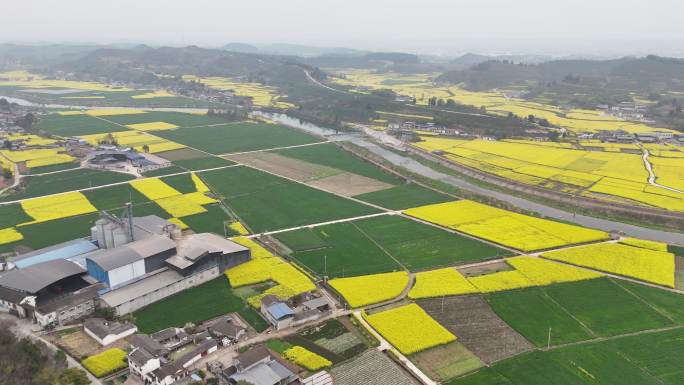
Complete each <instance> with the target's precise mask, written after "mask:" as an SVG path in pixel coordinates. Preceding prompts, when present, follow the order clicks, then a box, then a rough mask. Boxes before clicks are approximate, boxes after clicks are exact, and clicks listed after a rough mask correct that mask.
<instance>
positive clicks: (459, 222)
mask: <svg viewBox="0 0 684 385" xmlns="http://www.w3.org/2000/svg"><path fill="white" fill-rule="evenodd" d="M404 213H405V214H406V215H409V216H412V217H415V218H419V219H422V220H425V221H428V222H432V223H435V224H438V225H441V226H444V227H447V228H451V229H454V230H458V231H461V232H464V233H466V234H470V235H473V236H475V237H478V238H482V239H485V240H488V241H492V242H495V243H498V244H500V245H504V246H508V247H512V248H515V249H518V250H521V251H526V252H529V251H535V250H543V249H550V248H555V247H560V246H567V245H572V244H578V243H586V242H592V241H599V240H604V239H608V234H607V233H605V232H603V231H598V230H592V229H586V228H582V227H579V226H574V225H567V224H564V223H559V222H554V221H550V220H546V219H540V218H535V217H531V216H528V215H523V214H518V213H513V212H510V211H507V210H502V209H498V208H495V207H491V206H487V205H484V204H481V203H477V202H473V201H468V200H461V201H456V202H448V203H439V204H434V205H428V206H422V207H417V208H412V209H408V210H405V211H404Z"/></svg>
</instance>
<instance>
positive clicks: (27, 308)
mask: <svg viewBox="0 0 684 385" xmlns="http://www.w3.org/2000/svg"><path fill="white" fill-rule="evenodd" d="M101 288H102V285H99V284H97V283H95V282H93V280H92V279H90V277H88V276H87V275H86V271H85V270H84V269H83V268H82V267H80V266H79V265H77V264H76V263H73V262H70V261H67V260H64V259H56V260H52V261H47V262H41V263H37V264H34V265H31V266H29V267H26V268H24V269H15V270H11V271H8V272H7V273H5V274H4V275H3V276H2V277H0V308H1V309H2V310H4V311H7V312H9V313H11V314H14V315H16V316H18V317H20V318H31V319H34V320H35V321H36V322H38V323H39V324H40V325H41V326H48V325H62V324H64V323H66V322H69V321H73V320H75V319H78V318H81V317H84V316H86V315H88V314H90V313H92V312H93V311H94V310H95V300H96V298H97V291H98V290H99V289H101Z"/></svg>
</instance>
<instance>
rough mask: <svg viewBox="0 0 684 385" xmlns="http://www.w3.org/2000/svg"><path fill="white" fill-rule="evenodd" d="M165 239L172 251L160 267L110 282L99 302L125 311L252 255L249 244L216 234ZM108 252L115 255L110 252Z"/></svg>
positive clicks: (199, 281)
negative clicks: (126, 281) (128, 278)
mask: <svg viewBox="0 0 684 385" xmlns="http://www.w3.org/2000/svg"><path fill="white" fill-rule="evenodd" d="M148 239H153V238H152V237H151V238H148ZM167 240H168V241H169V242H171V243H173V245H174V249H173V250H174V253H173V255H172V256H170V257H168V258H167V259H166V260H165V261H164V265H163V266H162V268H160V269H157V270H153V271H150V270H147V273H145V274H144V276H139V277H138V278H137V279H135V280H132V281H130V280H129V281H128V283H125V284H122V285H119V286H117V287H115V286H110V290H107V291H106V292H103V293H102V294H101V295H100V301H101V305H102V306H107V307H111V308H114V310H115V312H116V314H117V315H124V314H128V313H131V312H134V311H136V310H138V309H140V308H143V307H145V306H147V305H150V304H152V303H154V302H157V301H159V300H161V299H163V298H166V297H168V296H170V295H173V294H176V293H179V292H181V291H183V290H186V289H189V288H191V287H194V286H197V285H200V284H202V283H204V282H208V281H210V280H212V279H214V278H216V277H218V276H220V275H221V274H222V273H223V271H225V270H226V269H228V268H230V267H233V266H236V265H239V264H241V263H244V262H247V261H249V260H250V258H251V255H250V250H249V248H247V247H244V246H242V245H239V244H237V243H235V242H232V241H230V240H228V239H225V238H222V237H220V236H218V235H215V234H209V233H201V234H190V235H186V236H183V237H182V238H180V239H178V240H176V241H174V240H171V239H168V238H167ZM138 242H140V241H138ZM129 245H130V244H129ZM127 246H128V245H127ZM113 250H116V249H113ZM113 250H112V251H113ZM108 256H109V258H112V257H116V256H115V255H113V254H108ZM101 263H102V264H107V263H109V262H105V261H101ZM111 263H112V264H113V265H114V266H116V265H119V263H116V261H113V262H111ZM135 263H138V264H140V262H135ZM89 271H90V269H89ZM91 274H92V273H91Z"/></svg>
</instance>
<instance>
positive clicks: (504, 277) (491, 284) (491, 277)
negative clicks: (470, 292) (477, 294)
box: [468, 270, 535, 293]
mask: <svg viewBox="0 0 684 385" xmlns="http://www.w3.org/2000/svg"><path fill="white" fill-rule="evenodd" d="M468 281H470V283H471V284H472V285H473V286H475V287H476V288H477V289H478V290H479V291H481V292H483V293H492V292H496V291H505V290H513V289H521V288H524V287H530V286H535V284H534V282H532V281H531V280H529V279H528V278H527V277H526V276H525V275H523V274H522V273H521V272H519V271H517V270H512V271H501V272H498V273H491V274H485V275H479V276H476V277H470V278H468Z"/></svg>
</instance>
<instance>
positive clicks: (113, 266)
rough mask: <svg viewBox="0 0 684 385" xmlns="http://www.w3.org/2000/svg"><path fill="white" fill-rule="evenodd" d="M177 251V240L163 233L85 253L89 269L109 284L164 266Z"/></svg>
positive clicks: (131, 278) (111, 286)
mask: <svg viewBox="0 0 684 385" xmlns="http://www.w3.org/2000/svg"><path fill="white" fill-rule="evenodd" d="M175 254H176V242H174V241H173V240H171V239H169V238H168V237H165V236H162V235H155V236H150V237H149V238H144V239H141V240H139V241H134V242H131V243H128V244H125V245H123V246H119V247H116V248H113V249H100V250H97V251H94V252H92V253H89V254H87V255H85V261H86V267H87V269H88V273H89V274H90V275H91V276H93V277H95V278H96V279H97V280H99V281H100V282H103V283H105V284H106V285H107V286H109V287H110V288H114V287H117V286H120V285H122V284H124V283H126V282H129V281H131V280H134V279H136V278H138V277H142V276H143V275H145V274H146V273H149V272H152V271H154V270H158V269H160V268H162V267H163V266H164V262H165V261H166V259H168V258H169V257H172V256H174V255H175Z"/></svg>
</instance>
